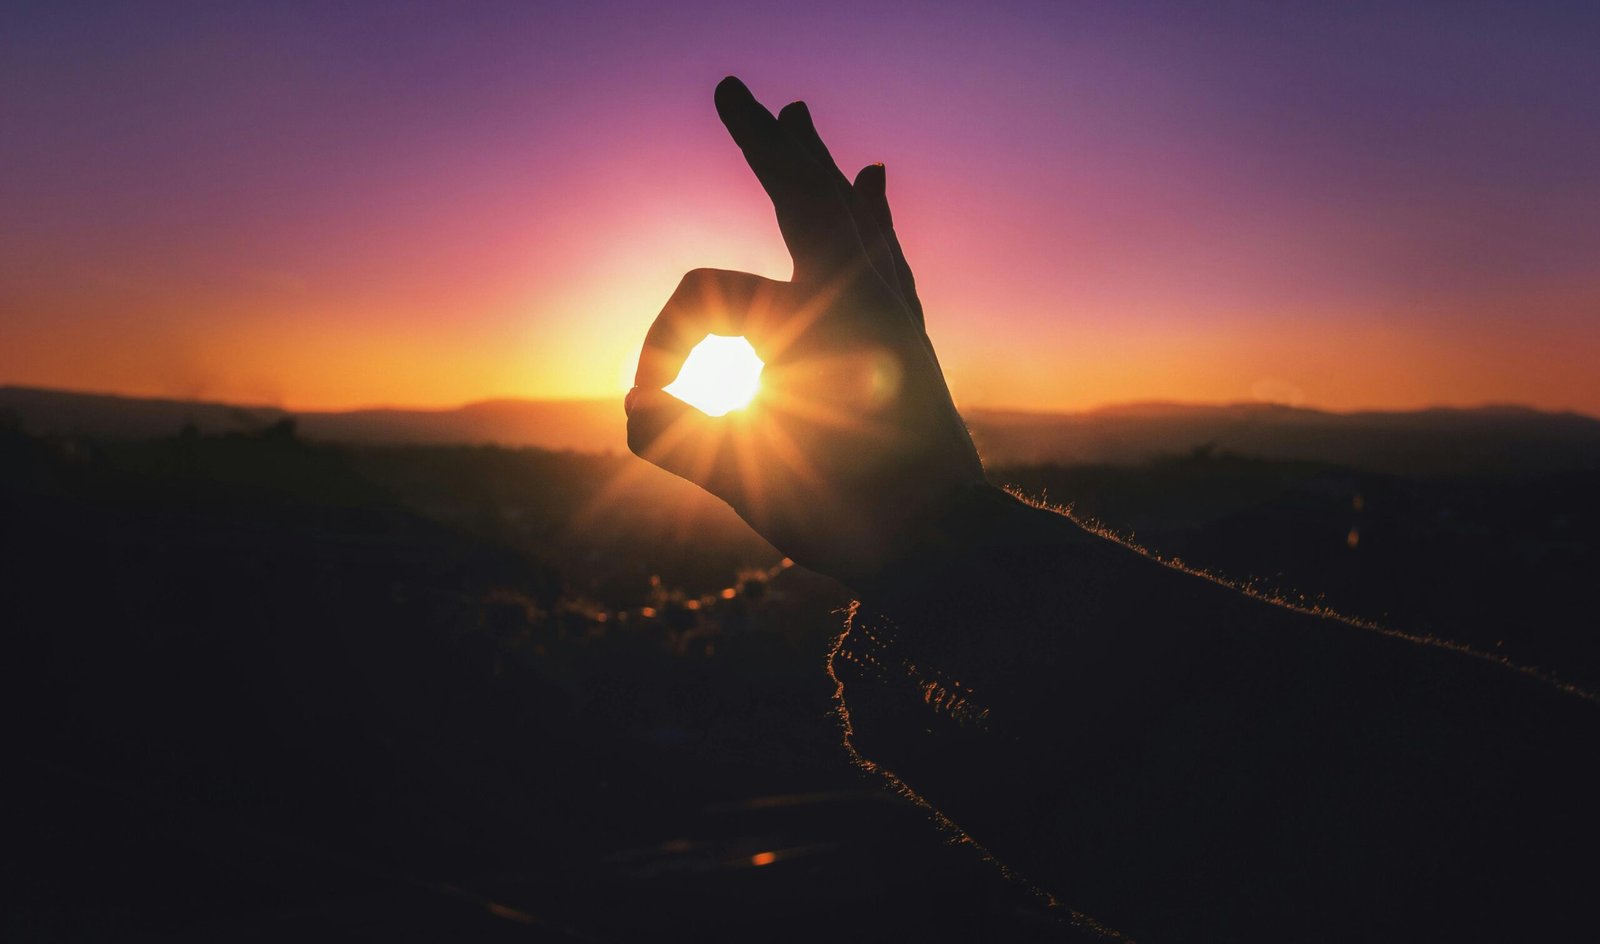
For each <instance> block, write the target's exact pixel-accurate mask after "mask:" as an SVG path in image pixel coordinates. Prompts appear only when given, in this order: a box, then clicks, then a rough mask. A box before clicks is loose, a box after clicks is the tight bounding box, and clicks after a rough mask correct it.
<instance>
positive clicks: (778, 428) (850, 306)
mask: <svg viewBox="0 0 1600 944" xmlns="http://www.w3.org/2000/svg"><path fill="white" fill-rule="evenodd" d="M716 105H717V113H718V114H719V115H720V116H721V118H722V122H723V124H724V125H726V126H727V128H728V132H729V134H731V135H732V136H733V139H734V141H735V142H736V143H737V144H738V145H739V147H740V149H741V150H743V151H744V155H745V159H746V160H747V161H748V162H749V164H750V169H751V170H753V171H754V172H755V175H756V177H757V179H759V180H760V181H761V185H762V187H764V188H765V189H766V191H767V195H768V196H769V197H771V198H772V204H773V207H774V209H775V210H776V211H777V217H778V227H779V229H780V230H781V231H782V233H783V238H784V242H785V243H787V244H788V247H789V253H790V255H791V256H793V258H794V277H793V280H792V281H789V282H777V281H773V280H771V279H765V278H761V277H760V276H756V275H750V274H748V273H743V272H726V271H721V270H716V269H696V270H694V271H692V272H690V273H689V274H687V275H685V276H684V278H683V281H682V282H681V283H679V285H678V288H677V291H675V292H674V293H673V295H672V298H671V299H670V300H668V302H667V304H666V307H665V308H664V309H662V312H661V314H660V315H659V316H658V317H657V318H656V321H655V323H654V324H653V325H652V326H651V328H650V331H649V333H648V334H647V336H646V337H645V342H644V349H643V352H642V353H641V355H640V358H639V371H638V375H637V377H636V378H635V380H634V383H635V385H636V386H635V387H634V388H633V390H632V391H631V392H630V393H629V394H628V401H627V409H628V446H629V448H630V449H632V450H633V451H634V452H635V453H636V454H638V455H639V456H641V457H643V458H645V459H648V460H649V461H651V462H653V463H655V464H656V465H659V466H660V467H662V468H663V469H666V470H668V471H670V472H673V473H675V474H677V475H680V476H682V477H684V478H686V479H688V480H689V481H691V482H694V483H696V484H698V485H700V486H701V487H703V488H705V489H706V490H708V491H710V492H711V493H712V494H715V495H717V496H718V497H719V498H722V499H723V500H724V501H726V502H727V503H728V504H729V505H731V506H732V507H733V508H734V510H736V511H737V512H738V513H739V514H740V516H741V517H743V518H744V519H745V521H747V522H749V523H750V525H751V526H752V527H754V528H755V529H756V531H758V532H759V533H760V534H761V535H762V536H763V537H765V538H766V539H767V540H768V541H770V542H772V544H773V545H774V546H775V547H777V548H778V549H779V550H781V551H782V552H783V553H785V554H787V555H788V556H789V557H791V558H793V559H794V560H796V561H798V562H799V563H801V564H805V565H806V566H808V567H811V568H812V569H814V570H818V571H821V572H823V573H826V574H829V575H831V576H834V577H836V578H838V579H840V580H843V581H845V582H846V583H847V584H851V585H855V586H859V585H860V584H861V583H863V582H869V581H870V580H871V579H872V578H873V577H875V576H876V575H877V574H878V573H879V572H880V571H881V570H882V568H883V567H884V566H885V565H886V564H887V563H888V562H889V559H890V558H891V557H892V556H893V555H894V554H895V553H896V552H897V549H898V548H899V547H900V546H901V545H902V544H903V543H905V542H906V541H907V540H908V532H909V531H910V530H911V529H913V528H915V527H917V525H918V522H919V521H920V520H921V519H923V518H924V517H925V516H928V515H930V514H934V513H935V509H937V508H938V507H939V506H940V504H941V503H942V502H944V501H945V500H946V499H947V498H948V496H949V495H950V494H952V493H953V492H954V491H955V490H957V489H960V488H962V487H963V486H972V485H981V484H982V483H983V482H984V478H983V469H982V466H981V465H980V463H979V461H978V454H977V451H976V450H975V449H974V448H973V445H972V440H971V438H970V437H969V436H968V434H967V429H966V426H965V425H964V424H963V423H962V421H961V417H960V416H959V415H958V414H957V412H956V409H955V405H954V404H953V403H952V402H951V399H950V393H949V390H948V388H947V387H946V386H945V381H944V375H943V373H942V372H941V371H940V369H939V362H938V359H937V358H936V357H935V356H934V353H933V346H932V344H931V342H930V341H929V340H928V336H927V334H926V332H925V330H924V327H923V317H922V305H921V302H920V301H919V300H918V299H917V293H916V286H915V283H914V282H913V280H912V277H911V270H910V269H909V268H908V267H907V266H906V262H905V257H904V255H903V254H902V252H901V250H900V244H899V241H898V240H897V239H896V237H895V233H894V226H893V223H892V221H891V219H890V215H889V205H888V201H887V199H886V197H885V194H884V170H883V166H882V165H881V164H873V165H870V166H868V167H865V168H863V169H862V170H861V172H860V173H859V174H857V175H856V179H855V182H854V184H852V183H851V182H850V181H849V180H848V179H846V178H845V176H844V175H843V174H842V173H840V171H839V168H838V167H837V165H835V163H834V161H833V158H832V157H831V156H830V155H829V154H828V149H827V148H826V147H825V146H824V145H823V143H822V139H821V138H820V137H818V135H817V132H816V129H815V128H814V127H813V125H812V123H811V115H810V113H809V112H808V111H807V109H806V106H805V105H804V103H801V102H794V103H793V104H790V105H788V106H787V107H785V108H784V109H783V110H782V111H781V112H779V114H778V116H777V117H776V118H774V117H773V116H772V114H771V113H770V112H769V111H767V109H766V108H765V107H763V106H762V105H761V103H760V102H758V101H756V100H755V98H754V97H753V96H752V95H751V94H750V91H749V90H748V89H747V88H745V86H744V84H743V83H741V82H740V81H739V80H738V79H735V78H732V77H729V78H727V79H724V80H723V81H722V83H721V84H720V85H718V86H717V91H716ZM707 334H719V335H743V336H744V337H745V338H746V339H748V340H749V342H750V344H751V345H752V346H753V347H754V348H755V350H756V352H757V354H759V355H760V356H761V359H762V360H763V361H764V362H765V363H766V369H765V371H764V373H763V374H762V389H761V392H760V393H759V394H758V395H757V397H756V399H755V400H754V401H752V403H751V404H750V406H748V407H747V408H745V409H744V410H740V411H737V412H734V413H730V414H728V415H726V416H722V417H711V416H708V415H706V414H704V413H702V412H700V411H699V410H697V409H696V408H694V407H692V406H689V405H688V404H686V403H684V402H682V401H680V400H678V399H677V398H675V397H673V396H672V395H671V394H668V393H665V392H663V391H662V389H661V388H662V387H663V386H665V385H667V384H670V383H671V382H672V381H673V380H674V379H675V377H676V376H677V374H678V371H679V368H681V367H682V365H683V362H684V358H685V357H686V356H687V354H688V352H689V350H690V349H691V348H693V347H694V345H696V344H697V343H699V342H700V341H701V340H702V339H703V338H704V337H705V336H706V335H707Z"/></svg>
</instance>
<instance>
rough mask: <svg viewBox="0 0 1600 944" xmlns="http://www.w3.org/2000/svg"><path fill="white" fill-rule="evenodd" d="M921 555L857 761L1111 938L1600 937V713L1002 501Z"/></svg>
mask: <svg viewBox="0 0 1600 944" xmlns="http://www.w3.org/2000/svg"><path fill="white" fill-rule="evenodd" d="M907 547H908V551H907V552H906V553H905V554H903V555H902V556H901V559H900V561H899V563H897V565H896V566H895V567H893V568H891V569H890V570H889V571H887V572H886V573H885V574H884V575H883V577H882V578H881V579H880V580H879V581H877V582H875V584H874V585H873V586H870V587H864V588H861V601H860V603H859V604H858V606H857V609H856V611H855V612H854V614H853V615H852V618H851V621H850V626H849V628H848V630H847V632H846V633H845V635H844V636H843V637H841V639H840V641H839V643H838V645H837V646H836V648H835V651H834V653H833V655H832V658H831V662H830V665H831V671H832V672H833V673H834V675H835V677H836V679H837V680H838V682H839V683H840V694H841V703H840V709H841V716H842V717H843V718H844V723H845V728H846V737H847V740H848V743H849V746H850V747H851V749H852V750H853V751H854V752H855V753H856V754H857V756H858V757H859V759H860V760H861V762H862V763H863V764H865V765H867V766H869V767H870V768H872V769H875V770H878V771H880V772H882V773H884V774H885V775H887V776H889V777H891V778H892V779H894V780H896V781H898V782H899V783H900V784H901V785H902V786H903V787H904V788H906V789H907V790H908V791H909V792H911V793H913V794H915V796H916V797H918V798H919V799H921V800H922V801H924V802H926V803H928V804H929V805H931V806H932V807H933V808H934V809H936V810H937V811H938V812H939V813H940V814H942V816H944V817H945V818H946V819H947V820H948V822H950V823H951V824H953V826H954V827H955V828H957V829H959V830H961V831H962V832H964V833H965V834H966V835H967V836H968V837H970V838H971V839H972V840H973V841H974V842H975V843H976V844H977V845H979V846H980V847H982V848H984V849H985V850H987V851H988V852H989V853H990V854H991V855H992V856H993V857H994V858H995V859H996V860H997V861H999V862H1000V863H1001V864H1002V865H1004V866H1006V867H1008V868H1009V869H1011V870H1012V871H1014V872H1015V873H1016V874H1018V875H1020V876H1021V877H1023V878H1025V879H1026V880H1028V881H1030V882H1032V883H1034V884H1036V885H1037V886H1038V887H1040V888H1041V889H1043V890H1044V891H1046V892H1048V893H1050V894H1051V895H1052V896H1053V897H1055V898H1056V899H1057V900H1058V901H1059V902H1060V903H1061V904H1062V905H1064V906H1065V907H1066V908H1067V909H1070V910H1071V911H1072V912H1075V913H1077V914H1079V915H1080V916H1081V918H1082V920H1083V921H1084V922H1086V923H1090V924H1097V925H1098V926H1101V927H1104V928H1107V929H1115V930H1116V931H1120V932H1122V933H1126V934H1128V935H1130V936H1132V937H1134V938H1137V939H1142V940H1149V941H1175V940H1205V941H1215V940H1275V941H1282V940H1329V941H1335V940H1338V941H1349V940H1364V941H1373V940H1408V941H1415V940H1515V939H1524V940H1525V939H1529V937H1530V936H1535V935H1537V934H1539V933H1561V932H1567V933H1570V932H1572V931H1573V930H1575V929H1577V928H1590V927H1592V925H1591V924H1590V921H1589V918H1588V905H1589V899H1590V897H1591V896H1592V895H1594V894H1595V893H1597V892H1600V882H1597V880H1600V870H1597V867H1596V857H1597V856H1600V850H1597V847H1596V839H1597V838H1600V829H1597V816H1596V809H1595V808H1596V802H1597V801H1596V797H1600V777H1597V772H1596V762H1597V759H1600V754H1597V750H1600V723H1597V722H1600V706H1597V705H1596V704H1595V703H1594V701H1593V699H1592V698H1590V697H1588V696H1585V695H1584V694H1582V693H1574V692H1571V691H1570V690H1566V689H1563V688H1562V687H1561V686H1559V685H1557V684H1555V683H1553V682H1551V681H1550V680H1547V679H1543V678H1540V677H1537V676H1535V675H1533V674H1531V673H1528V672H1524V671H1520V670H1518V669H1515V668H1512V667H1508V666H1505V665H1502V664H1499V663H1496V662H1493V661H1491V660H1489V659H1487V658H1484V657H1481V656H1477V655H1474V654H1470V653H1465V652H1462V651H1457V650H1452V649H1450V648H1446V647H1443V646H1440V645H1436V644H1431V643H1426V642H1422V641H1418V640H1413V639H1408V638H1404V637H1399V636H1395V635H1391V634H1385V633H1383V632H1381V631H1378V630H1376V629H1374V628H1370V627H1362V626H1358V625H1355V624H1352V623H1350V622H1346V621H1343V620H1340V619H1336V618H1332V617H1326V616H1318V615H1314V614H1309V613H1304V612H1300V611H1295V610H1291V609H1288V608H1286V607H1282V606H1278V605H1275V604H1272V603H1269V602H1267V601H1263V600H1260V599H1257V598H1254V597H1250V596H1247V595H1245V594H1243V593H1241V592H1239V591H1237V590H1235V589H1232V588H1230V587H1226V586H1223V585H1221V584H1219V583H1217V582H1215V581H1212V580H1209V579H1207V578H1204V577H1201V576H1196V575H1194V574H1190V573H1186V572H1183V571H1180V570H1177V569H1174V568H1171V567H1168V566H1166V565H1164V564H1162V563H1160V562H1158V561H1155V560H1152V559H1150V558H1148V557H1146V556H1144V555H1141V554H1139V553H1137V552H1135V551H1133V550H1131V549H1129V548H1126V547H1124V546H1122V545H1120V544H1117V543H1115V542H1113V541H1110V540H1108V539H1106V538H1103V537H1100V536H1098V535H1094V534H1090V533H1088V532H1086V531H1084V530H1082V529H1081V528H1079V527H1078V526H1077V525H1075V524H1074V523H1072V522H1071V521H1070V520H1069V519H1066V518H1065V517H1063V516H1060V515H1056V514H1054V513H1051V512H1048V511H1044V510H1041V509H1037V508H1033V507H1031V506H1028V505H1025V504H1023V503H1021V502H1019V501H1017V500H1015V499H1013V498H1011V497H1010V496H1007V495H1005V494H1004V493H1001V492H999V491H997V490H991V489H980V490H973V491H971V492H968V493H964V494H962V495H960V496H958V497H957V498H956V499H955V500H953V501H952V503H951V507H950V508H949V509H947V510H946V511H945V513H944V514H943V515H941V517H940V519H939V520H938V521H933V522H929V523H928V524H927V525H926V527H925V529H924V532H923V533H922V534H919V535H914V536H913V537H912V538H911V539H910V540H909V541H908V545H907Z"/></svg>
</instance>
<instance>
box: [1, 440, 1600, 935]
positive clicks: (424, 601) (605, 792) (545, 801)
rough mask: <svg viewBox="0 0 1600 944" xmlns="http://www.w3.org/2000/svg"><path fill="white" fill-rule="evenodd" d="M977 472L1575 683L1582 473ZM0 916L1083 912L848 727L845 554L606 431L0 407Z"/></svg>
mask: <svg viewBox="0 0 1600 944" xmlns="http://www.w3.org/2000/svg"><path fill="white" fill-rule="evenodd" d="M995 477H996V479H997V480H999V481H1002V482H1008V483H1014V484H1016V485H1018V486H1020V487H1022V488H1023V489H1024V490H1025V491H1027V492H1029V493H1031V494H1035V495H1040V494H1043V495H1045V496H1046V497H1048V498H1049V499H1051V500H1053V501H1062V502H1065V501H1068V500H1071V501H1072V502H1073V503H1074V504H1075V508H1076V511H1077V512H1078V513H1079V514H1080V515H1083V516H1086V517H1091V518H1095V519H1098V520H1100V521H1103V522H1105V523H1106V524H1108V525H1110V526H1111V527H1113V528H1115V529H1116V530H1118V531H1119V532H1122V533H1125V534H1126V533H1132V534H1133V536H1134V537H1135V538H1136V540H1138V541H1139V543H1141V544H1143V545H1145V546H1146V547H1149V548H1151V549H1152V550H1154V551H1157V552H1159V553H1162V554H1163V555H1167V556H1177V557H1181V558H1182V559H1183V560H1184V561H1185V562H1187V563H1190V564H1192V565H1197V566H1202V567H1205V568H1208V569H1211V570H1213V571H1215V572H1218V573H1221V574H1224V575H1228V576H1231V577H1236V578H1240V579H1249V578H1255V580H1256V582H1257V584H1258V585H1260V586H1263V587H1264V588H1271V589H1277V590H1280V591H1288V592H1290V593H1291V594H1295V595H1298V594H1302V593H1303V594H1306V595H1308V598H1309V599H1311V600H1314V601H1316V600H1320V601H1323V602H1326V603H1327V604H1329V605H1332V606H1334V607H1337V608H1339V609H1342V610H1344V611H1347V612H1350V613H1353V614H1355V615H1359V616H1365V617H1370V618H1373V619H1376V620H1378V621H1379V622H1381V623H1383V624H1384V625H1386V626H1390V627H1392V628H1395V629H1402V630H1407V631H1412V632H1420V633H1433V634H1436V635H1439V636H1442V637H1445V638H1449V639H1454V640H1457V641H1462V642H1467V643H1470V644H1472V645H1474V646H1477V647H1479V648H1483V649H1486V650H1491V651H1495V652H1499V653H1503V654H1504V655H1506V656H1507V657H1509V658H1511V659H1514V660H1516V661H1519V662H1522V663H1531V664H1535V665H1538V666H1540V667H1543V668H1545V669H1547V670H1550V671H1553V672H1555V673H1556V674H1558V675H1560V676H1562V677H1563V678H1566V679H1568V680H1570V681H1573V682H1577V683H1579V684H1582V685H1585V686H1587V687H1591V688H1592V687H1597V686H1600V643H1597V636H1596V632H1595V630H1596V625H1595V624H1596V620H1595V617H1594V615H1593V609H1592V604H1591V603H1590V601H1589V598H1588V597H1589V595H1590V594H1591V593H1592V591H1593V588H1594V587H1595V586H1596V577H1597V576H1600V548H1597V545H1596V542H1595V539H1594V537H1593V535H1595V534H1596V533H1597V526H1600V498H1597V495H1600V490H1597V486H1600V471H1580V472H1564V473H1542V474H1539V475H1536V476H1529V475H1522V476H1514V475H1506V474H1499V475H1494V476H1491V475H1487V474H1485V475H1471V474H1461V475H1456V476H1450V477H1433V478H1405V477H1398V476H1394V475H1380V474H1377V473H1370V472H1364V471H1360V470H1356V469H1348V468H1340V467H1336V466H1329V465H1326V464H1315V463H1291V462H1266V461H1257V460H1250V459H1243V458H1238V457H1232V456H1227V455H1217V454H1214V453H1213V452H1211V451H1209V450H1204V449H1201V450H1196V451H1194V452H1192V453H1188V454H1184V455H1179V456H1174V457H1172V458H1168V459H1164V460H1160V461H1156V462H1152V463H1147V464H1143V465H1138V466H1133V467H1095V466H1084V467H1071V468H1062V467H1048V466H1044V467H1030V468H1019V469H1010V470H1001V471H998V472H997V473H996V474H995ZM0 524H3V530H0V613H3V614H4V622H5V628H6V636H5V639H6V646H7V649H8V654H7V657H6V658H5V659H4V660H3V664H4V666H5V668H4V678H3V681H4V690H5V692H6V698H7V700H8V702H9V704H7V706H6V708H7V713H6V714H7V718H8V719H9V724H10V727H11V728H12V730H11V732H10V735H9V736H8V738H7V741H6V743H7V748H6V755H7V756H6V760H7V763H6V770H7V777H6V779H7V781H8V782H9V783H10V785H11V787H12V789H11V790H9V791H8V792H9V793H10V794H11V799H10V800H9V801H8V802H7V803H6V805H5V807H4V809H5V820H4V821H5V827H4V828H5V837H6V841H5V845H6V847H7V853H6V858H5V861H6V866H7V871H8V874H7V875H6V876H5V877H4V882H5V886H6V888H7V889H8V895H7V898H8V903H7V906H6V908H5V909H4V914H5V918H4V922H5V925H4V930H3V932H0V936H3V937H4V938H5V939H8V940H9V939H18V940H79V939H97V940H98V939H107V938H112V939H128V938H147V937H174V938H181V939H207V940H210V939H240V938H244V939H270V940H277V939H282V938H290V937H293V938H306V937H314V936H320V937H326V936H330V935H334V936H340V937H353V938H358V939H365V938H371V939H382V940H395V939H402V940H438V939H451V940H472V939H479V938H484V939H494V938H505V939H524V940H592V941H627V940H638V939H650V940H699V941H723V940H727V941H732V940H749V939H753V938H759V939H766V940H816V939H827V940H834V941H868V940H873V941H877V940H910V939H916V940H921V941H930V942H932V941H977V940H994V941H1014V940H1030V939H1060V938H1061V937H1062V936H1063V935H1066V936H1067V937H1068V939H1070V938H1071V937H1072V934H1071V932H1070V930H1069V929H1063V928H1062V927H1061V926H1060V925H1059V924H1058V923H1057V922H1056V921H1055V920H1054V919H1053V918H1052V917H1051V916H1050V915H1049V914H1047V913H1046V912H1045V911H1044V909H1043V908H1042V907H1041V906H1040V905H1039V903H1038V902H1037V900H1036V899H1034V898H1033V897H1032V896H1031V895H1030V894H1028V893H1027V891H1026V890H1025V889H1022V888H1020V887H1019V886H1017V885H1014V884H1010V883H1007V882H1006V881H1004V880H1002V879H1001V878H1000V877H999V876H998V874H997V873H996V871H995V870H994V869H992V868H991V867H990V866H988V865H986V864H984V863H982V862H980V861H978V860H977V859H976V857H975V856H973V855H972V854H970V852H969V851H968V850H965V849H962V848H956V847H951V846H950V845H949V844H948V843H947V842H946V841H945V839H944V837H942V836H941V835H940V834H938V833H937V832H936V831H935V829H934V827H933V826H932V825H931V824H930V823H929V822H928V818H927V816H926V815H925V814H924V813H923V812H921V811H920V810H918V809H916V808H914V807H911V806H909V805H906V804H904V803H901V802H899V801H897V800H895V799H893V798H891V797H889V796H887V795H886V794H885V793H884V791H883V790H882V789H881V788H880V787H879V785H878V784H877V783H876V782H874V781H872V780H869V779H866V778H865V777H863V776H862V775H860V774H858V773H857V772H856V771H854V770H853V769H852V768H851V767H850V766H849V765H848V764H847V763H846V761H845V757H844V754H843V751H842V749H841V748H840V746H839V743H838V734H837V730H836V728H835V725H834V723H833V720H832V718H831V716H830V714H829V709H830V698H831V694H832V692H831V688H830V685H829V683H828V680H827V678H826V675H825V674H824V672H823V669H822V661H823V654H824V652H825V651H826V646H827V644H828V641H829V640H830V639H831V637H832V636H833V635H834V634H836V633H837V632H838V629H839V624H840V617H839V616H838V614H837V613H836V612H834V611H835V610H836V609H837V608H838V607H840V606H842V605H843V604H844V603H845V602H847V600H848V596H847V595H846V593H845V592H844V591H843V590H842V588H839V587H838V586H836V585H834V584H831V583H829V582H828V581H826V580H823V579H821V578H817V577H815V576H813V575H809V574H807V573H805V572H804V571H803V570H801V569H799V568H792V567H785V566H784V564H783V562H781V561H780V560H779V559H778V555H777V554H776V553H775V552H773V551H772V550H771V549H770V548H769V547H767V546H766V545H765V544H764V543H762V542H761V541H759V540H758V539H756V538H755V537H754V536H753V535H751V534H750V533H749V532H748V530H747V529H745V528H744V527H743V525H742V524H741V523H739V522H738V521H737V519H735V518H734V517H733V516H732V515H731V513H729V512H728V511H727V510H726V509H724V508H722V507H721V506H719V505H717V504H716V503H715V502H713V501H711V500H709V499H706V498H704V497H703V496H701V495H700V494H699V493H698V492H696V491H695V490H694V489H692V488H691V487H689V486H686V485H684V484H682V483H679V482H677V481H676V480H673V479H670V478H669V477H667V476H665V475H663V474H661V473H657V472H655V471H654V470H651V469H648V468H646V467H644V466H643V465H642V464H641V463H638V462H637V461H636V460H633V459H632V458H630V457H622V456H583V455H575V454H566V453H550V452H541V451H536V450H506V449H496V448H487V447H484V448H465V447H460V448H453V447H425V446H416V447H403V448H400V447H397V448H376V447H364V448H347V447H338V446H331V445H317V444H310V443H306V442H304V441H302V440H300V439H299V438H297V437H296V436H295V435H294V431H293V428H292V426H290V425H287V424H283V425H278V426H274V427H269V428H266V429H263V430H259V431H257V432H254V433H250V434H234V435H225V436H201V435H198V434H194V433H190V434H187V435H179V436H176V437H173V438H167V439H161V440H152V441H148V442H135V443H97V442H93V441H89V440H84V439H79V438H42V437H32V436H28V435H25V434H23V433H21V432H19V431H16V430H14V429H13V430H0Z"/></svg>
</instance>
